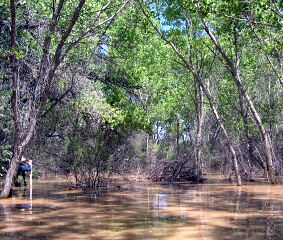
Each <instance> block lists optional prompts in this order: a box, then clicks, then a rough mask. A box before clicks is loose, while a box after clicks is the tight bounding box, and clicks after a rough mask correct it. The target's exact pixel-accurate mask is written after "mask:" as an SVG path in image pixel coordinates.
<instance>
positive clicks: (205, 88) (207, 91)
mask: <svg viewBox="0 0 283 240" xmlns="http://www.w3.org/2000/svg"><path fill="white" fill-rule="evenodd" d="M194 77H195V80H196V81H197V82H198V83H199V85H200V87H201V89H202V90H203V92H204V93H205V95H206V97H207V99H208V102H209V105H210V107H211V109H212V112H213V115H214V116H215V118H216V121H217V123H218V125H219V126H220V128H221V130H222V132H223V134H224V136H225V139H226V143H227V146H228V148H229V151H230V153H231V155H232V161H233V167H234V173H235V178H236V182H237V185H238V186H241V185H242V181H241V176H240V173H239V166H238V160H237V155H236V151H235V149H234V147H233V145H232V142H231V140H230V137H229V135H228V133H227V131H226V128H225V127H224V124H223V123H222V120H221V118H220V116H219V114H218V111H217V109H216V106H215V104H214V102H213V98H212V96H211V94H210V92H209V90H208V89H207V87H206V86H205V84H204V83H203V81H202V79H201V78H200V76H199V75H197V74H194Z"/></svg>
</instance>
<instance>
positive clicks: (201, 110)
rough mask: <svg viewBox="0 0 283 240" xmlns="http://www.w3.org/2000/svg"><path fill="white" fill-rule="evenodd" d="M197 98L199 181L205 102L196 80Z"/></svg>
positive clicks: (197, 173) (197, 171) (197, 166)
mask: <svg viewBox="0 0 283 240" xmlns="http://www.w3.org/2000/svg"><path fill="white" fill-rule="evenodd" d="M195 98H196V113H197V135H196V176H197V180H198V182H199V181H200V179H201V177H202V174H203V172H202V171H203V162H202V130H203V123H204V106H203V105H204V104H203V90H202V88H201V87H200V85H199V84H198V82H195Z"/></svg>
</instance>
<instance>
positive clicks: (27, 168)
mask: <svg viewBox="0 0 283 240" xmlns="http://www.w3.org/2000/svg"><path fill="white" fill-rule="evenodd" d="M31 169H32V168H31V166H26V165H25V164H23V163H20V165H19V169H18V173H17V177H16V181H15V185H16V186H17V187H18V186H19V185H20V184H19V183H18V181H17V180H18V176H20V175H21V176H22V177H23V179H24V186H26V185H27V182H26V172H30V171H31Z"/></svg>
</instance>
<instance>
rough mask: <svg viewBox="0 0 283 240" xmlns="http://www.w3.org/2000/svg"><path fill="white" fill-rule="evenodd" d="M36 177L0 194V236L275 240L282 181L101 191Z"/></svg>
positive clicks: (278, 239) (282, 208)
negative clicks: (6, 196)
mask: <svg viewBox="0 0 283 240" xmlns="http://www.w3.org/2000/svg"><path fill="white" fill-rule="evenodd" d="M64 184H65V183H63V182H55V181H36V182H35V183H34V184H33V196H32V200H30V199H29V189H28V188H27V189H26V190H25V189H17V190H16V191H15V195H16V197H13V198H10V199H5V200H0V239H1V240H3V239H18V240H20V239H37V240H38V239H68V240H70V239H96V240H116V239H117V240H118V239H121V240H122V239H125V240H135V239H152V240H178V239H182V240H185V239H189V240H224V239H225V240H238V239H240V240H248V239H249V240H260V239H262V240H269V239H270V240H271V239H272V240H282V239H283V215H282V214H283V186H282V185H277V186H269V185H264V184H255V185H245V186H242V187H236V186H232V185H229V184H223V183H221V184H220V183H217V184H215V183H210V184H202V185H193V184H156V185H145V186H139V187H135V188H132V189H128V190H126V189H123V186H122V188H121V189H119V190H118V189H117V191H114V192H104V193H101V194H100V196H99V197H97V196H96V195H94V194H92V193H81V192H78V191H67V190H65V186H64Z"/></svg>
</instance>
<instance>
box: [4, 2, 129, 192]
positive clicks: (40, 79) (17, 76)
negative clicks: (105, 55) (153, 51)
mask: <svg viewBox="0 0 283 240" xmlns="http://www.w3.org/2000/svg"><path fill="white" fill-rule="evenodd" d="M129 2H130V1H125V2H123V1H109V2H107V1H100V2H97V3H94V2H90V3H89V4H86V1H85V0H80V1H79V2H77V1H69V2H67V1H65V0H59V1H58V2H56V1H53V2H49V1H44V2H42V4H37V3H36V2H31V3H27V2H26V3H24V6H17V5H16V1H14V0H11V1H10V7H9V10H10V19H11V33H10V36H11V44H10V51H11V53H10V54H9V59H10V65H11V69H12V82H13V84H12V85H13V89H12V92H13V101H12V106H13V112H14V114H13V115H14V125H15V136H14V138H15V141H14V145H13V157H12V160H11V162H10V167H9V170H8V172H7V174H6V178H5V184H4V188H3V191H2V193H1V197H8V195H9V192H10V189H11V186H12V182H13V177H14V176H15V174H16V171H17V167H18V161H19V159H20V158H21V156H22V154H23V153H24V151H25V148H26V146H27V145H28V144H29V142H30V141H31V139H32V137H33V135H34V133H35V132H36V126H37V125H38V124H39V122H40V120H41V119H42V116H44V115H45V111H46V110H47V109H46V107H47V105H48V101H49V97H50V91H51V88H52V86H53V85H54V84H55V82H56V81H55V80H56V79H57V74H58V72H59V71H60V70H61V69H62V68H66V67H67V66H68V65H69V64H71V63H72V61H71V60H72V57H74V56H75V55H76V51H75V49H76V48H77V47H78V46H80V45H84V44H85V45H86V46H87V42H88V41H91V42H92V44H93V45H92V46H95V47H96V46H99V45H101V44H102V39H103V37H104V34H105V32H106V31H107V29H108V27H109V25H110V24H112V23H113V21H114V20H115V18H116V17H117V16H118V15H119V14H120V13H121V11H122V10H123V9H124V8H125V6H127V4H128V3H129ZM31 7H33V8H34V10H35V12H33V10H31ZM50 9H51V10H50ZM22 11H27V14H21V13H22ZM17 13H18V16H20V17H21V20H22V21H26V22H27V25H28V26H27V27H25V28H24V29H23V30H21V28H19V27H18V24H17V20H18V21H19V20H20V19H17ZM33 14H41V15H42V18H43V19H42V20H44V21H47V22H48V24H47V25H44V27H43V31H42V28H41V26H40V25H36V24H35V23H34V22H33V23H30V22H29V21H30V20H34V21H36V20H39V19H32V16H31V15H33ZM50 16H51V17H50ZM90 16H91V17H90ZM33 24H35V26H34V27H35V29H36V30H37V31H35V32H32V31H31V26H33ZM32 29H33V28H32ZM25 30H27V32H25ZM20 31H23V33H22V32H20ZM20 33H21V34H26V36H27V39H26V40H27V42H28V43H29V45H28V46H25V45H20V44H18V43H17V34H18V35H19V34H20ZM34 34H35V37H34ZM36 34H39V35H37V36H36ZM30 35H31V36H33V37H34V38H35V39H34V40H31V38H30ZM42 36H43V37H42ZM36 41H38V43H37V44H36ZM39 46H41V48H40V51H38V47H39ZM25 47H28V48H30V49H29V53H31V54H35V55H36V56H38V62H39V64H37V65H36V66H32V65H30V64H31V63H30V62H29V58H28V56H26V57H24V58H23V59H20V58H21V57H20V56H19V54H17V53H19V52H20V50H21V49H23V48H25ZM92 48H93V47H92ZM33 60H34V59H33ZM20 64H24V65H25V68H29V70H28V71H30V72H31V75H32V76H31V80H32V81H33V86H32V89H31V91H30V94H31V95H32V98H30V99H29V101H28V103H27V104H26V106H27V107H23V108H21V107H20V97H21V96H22V95H23V90H22V86H23V85H24V83H25V82H24V81H23V74H22V73H21V72H19V66H20ZM63 66H64V67H63ZM60 68H61V69H60ZM62 70H63V69H62ZM63 95H64V94H63Z"/></svg>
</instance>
